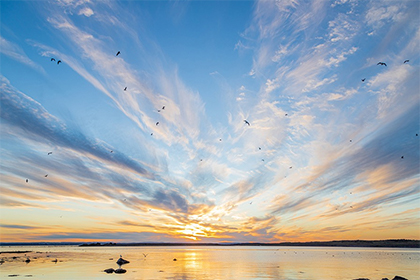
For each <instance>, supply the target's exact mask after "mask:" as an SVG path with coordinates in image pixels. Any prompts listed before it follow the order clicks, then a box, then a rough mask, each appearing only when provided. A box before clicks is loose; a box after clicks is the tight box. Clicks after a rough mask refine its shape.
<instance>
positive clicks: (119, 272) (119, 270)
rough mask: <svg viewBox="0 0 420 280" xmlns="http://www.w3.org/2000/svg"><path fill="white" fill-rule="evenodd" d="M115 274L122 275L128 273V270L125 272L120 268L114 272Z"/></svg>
mask: <svg viewBox="0 0 420 280" xmlns="http://www.w3.org/2000/svg"><path fill="white" fill-rule="evenodd" d="M114 272H115V273H117V274H122V273H126V272H127V270H125V269H123V268H118V269H116V270H114Z"/></svg>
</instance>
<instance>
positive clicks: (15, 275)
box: [7, 274, 19, 277]
mask: <svg viewBox="0 0 420 280" xmlns="http://www.w3.org/2000/svg"><path fill="white" fill-rule="evenodd" d="M7 276H9V277H17V276H19V274H10V275H7Z"/></svg>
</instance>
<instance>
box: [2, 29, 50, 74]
mask: <svg viewBox="0 0 420 280" xmlns="http://www.w3.org/2000/svg"><path fill="white" fill-rule="evenodd" d="M0 45H1V48H0V52H1V53H3V54H4V55H6V56H8V57H10V58H12V59H14V60H16V61H19V62H20V63H23V64H25V65H27V66H29V67H31V68H33V69H34V70H36V71H38V72H40V73H42V74H46V73H45V70H44V68H42V67H41V66H40V65H38V64H36V63H35V62H34V61H33V60H31V59H30V58H29V57H28V56H27V55H26V53H25V52H24V51H23V50H22V48H21V47H20V46H18V45H17V44H15V43H12V42H9V41H8V40H6V39H5V38H3V37H1V36H0Z"/></svg>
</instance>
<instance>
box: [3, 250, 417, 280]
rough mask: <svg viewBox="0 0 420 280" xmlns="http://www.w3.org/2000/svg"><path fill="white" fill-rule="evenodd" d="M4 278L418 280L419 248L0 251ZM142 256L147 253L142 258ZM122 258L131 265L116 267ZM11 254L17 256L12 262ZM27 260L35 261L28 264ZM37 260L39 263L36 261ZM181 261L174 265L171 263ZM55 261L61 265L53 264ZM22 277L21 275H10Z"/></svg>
mask: <svg viewBox="0 0 420 280" xmlns="http://www.w3.org/2000/svg"><path fill="white" fill-rule="evenodd" d="M24 250H25V251H32V252H31V253H26V256H25V254H24V253H21V254H16V253H14V254H4V253H3V254H0V258H1V259H3V260H4V261H5V262H4V263H3V264H2V265H1V266H0V278H1V279H6V278H7V279H203V280H205V279H209V280H210V279H211V280H216V279H229V280H231V279H288V280H294V279H302V280H303V279H305V280H312V279H313V280H318V279H323V280H343V279H355V278H362V277H363V278H369V279H371V280H374V279H382V278H384V277H387V278H389V279H392V278H393V277H394V276H395V275H400V276H403V277H405V278H407V279H410V280H413V279H420V250H419V249H399V248H398V249H383V248H341V247H340V248H331V247H273V246H255V247H254V246H232V247H219V246H205V247H204V246H201V247H159V246H150V247H77V246H36V247H35V246H24V247H16V246H12V247H4V246H3V247H0V251H2V252H4V251H24ZM143 253H145V254H147V257H144V255H143ZM120 254H121V255H122V256H123V258H124V259H126V260H129V261H130V263H129V264H125V265H123V268H124V269H126V270H127V272H126V273H125V274H119V275H116V274H106V273H105V272H103V270H104V269H107V268H114V269H116V268H118V265H117V264H116V261H117V260H118V258H119V256H120ZM13 256H17V257H18V258H16V259H12V257H13ZM27 257H29V258H30V259H31V262H30V263H28V264H26V263H25V262H24V261H25V260H26V258H27ZM35 258H36V259H35ZM174 258H176V259H177V260H176V261H174V260H173V259H174ZM55 259H57V262H56V263H55V262H52V261H53V260H55ZM10 275H18V276H13V277H12V276H10Z"/></svg>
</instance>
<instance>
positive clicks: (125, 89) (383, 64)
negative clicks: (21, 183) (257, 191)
mask: <svg viewBox="0 0 420 280" xmlns="http://www.w3.org/2000/svg"><path fill="white" fill-rule="evenodd" d="M120 54H121V52H120V51H118V52H117V53H116V54H115V56H118V55H120ZM53 61H54V62H55V61H56V59H55V58H54V57H52V58H51V62H53ZM408 62H410V60H408V59H406V60H404V62H403V64H406V63H408ZM60 63H62V61H61V60H58V61H57V65H59V64H60ZM376 65H381V66H387V64H386V63H385V62H382V61H380V62H378V63H377V64H376ZM364 81H366V78H363V79H362V82H364ZM124 91H127V87H124ZM163 110H165V106H163V107H162V108H161V109H158V110H157V111H158V113H160V112H161V111H163ZM285 116H286V117H287V116H288V114H287V113H286V114H285ZM244 123H245V124H246V125H248V126H251V123H250V122H249V121H248V120H244ZM155 125H156V126H158V125H159V121H157V122H156V124H155ZM150 135H151V136H153V132H152V133H151V134H150ZM416 136H419V135H418V133H416ZM219 141H222V138H219ZM350 142H352V140H351V139H350ZM258 150H260V151H261V147H258ZM113 152H114V151H112V150H111V151H110V153H113ZM48 155H52V152H48ZM401 159H404V156H401ZM200 161H203V159H200ZM261 161H263V162H264V161H265V160H264V159H261ZM292 168H293V167H292V166H290V167H289V169H292ZM44 177H45V178H46V177H48V174H46V175H45V176H44ZM28 182H29V179H26V183H28Z"/></svg>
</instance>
